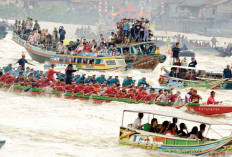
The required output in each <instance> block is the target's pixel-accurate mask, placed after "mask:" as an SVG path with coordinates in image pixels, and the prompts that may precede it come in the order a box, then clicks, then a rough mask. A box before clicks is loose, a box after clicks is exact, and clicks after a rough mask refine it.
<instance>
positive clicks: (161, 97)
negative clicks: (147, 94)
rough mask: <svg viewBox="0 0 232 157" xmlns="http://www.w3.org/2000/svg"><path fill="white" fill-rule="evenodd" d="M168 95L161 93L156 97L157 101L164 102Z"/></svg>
mask: <svg viewBox="0 0 232 157" xmlns="http://www.w3.org/2000/svg"><path fill="white" fill-rule="evenodd" d="M168 98H169V96H168V95H164V94H161V95H160V96H159V97H158V98H157V101H159V102H166V101H167V100H168Z"/></svg>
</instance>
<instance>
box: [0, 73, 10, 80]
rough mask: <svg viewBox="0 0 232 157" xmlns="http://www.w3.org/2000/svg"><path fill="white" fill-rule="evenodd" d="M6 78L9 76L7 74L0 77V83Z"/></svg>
mask: <svg viewBox="0 0 232 157" xmlns="http://www.w3.org/2000/svg"><path fill="white" fill-rule="evenodd" d="M7 77H10V76H9V75H7V74H4V75H2V77H1V78H0V81H5V80H6V79H7Z"/></svg>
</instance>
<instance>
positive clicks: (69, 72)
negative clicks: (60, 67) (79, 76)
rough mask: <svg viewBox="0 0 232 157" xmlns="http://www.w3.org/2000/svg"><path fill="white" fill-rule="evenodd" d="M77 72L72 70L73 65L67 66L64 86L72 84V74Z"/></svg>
mask: <svg viewBox="0 0 232 157" xmlns="http://www.w3.org/2000/svg"><path fill="white" fill-rule="evenodd" d="M76 71H79V69H78V70H73V65H72V64H69V65H68V67H67V69H66V71H65V75H66V79H65V83H66V84H72V80H73V73H74V72H76Z"/></svg>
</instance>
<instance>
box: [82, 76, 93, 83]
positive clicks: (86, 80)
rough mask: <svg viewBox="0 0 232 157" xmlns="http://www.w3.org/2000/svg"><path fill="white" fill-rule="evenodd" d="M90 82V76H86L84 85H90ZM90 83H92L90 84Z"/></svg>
mask: <svg viewBox="0 0 232 157" xmlns="http://www.w3.org/2000/svg"><path fill="white" fill-rule="evenodd" d="M90 82H91V76H88V77H87V78H85V80H84V83H85V84H86V83H90ZM91 83H92V82H91Z"/></svg>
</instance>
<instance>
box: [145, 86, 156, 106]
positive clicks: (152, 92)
mask: <svg viewBox="0 0 232 157" xmlns="http://www.w3.org/2000/svg"><path fill="white" fill-rule="evenodd" d="M156 96H157V94H155V89H154V88H151V89H150V94H148V95H147V96H146V97H145V98H144V100H143V101H144V102H146V103H149V102H152V101H155V98H156Z"/></svg>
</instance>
